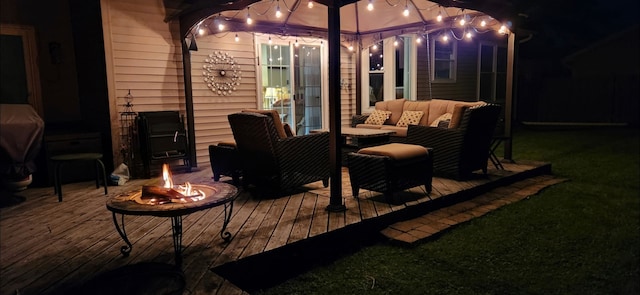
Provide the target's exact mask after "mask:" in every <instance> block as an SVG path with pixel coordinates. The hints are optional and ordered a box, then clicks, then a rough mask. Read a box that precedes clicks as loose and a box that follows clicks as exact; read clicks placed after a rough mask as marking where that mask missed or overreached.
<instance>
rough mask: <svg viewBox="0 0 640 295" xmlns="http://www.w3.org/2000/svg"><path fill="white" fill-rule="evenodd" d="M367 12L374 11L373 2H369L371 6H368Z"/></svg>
mask: <svg viewBox="0 0 640 295" xmlns="http://www.w3.org/2000/svg"><path fill="white" fill-rule="evenodd" d="M367 10H369V11H372V10H373V0H369V4H367Z"/></svg>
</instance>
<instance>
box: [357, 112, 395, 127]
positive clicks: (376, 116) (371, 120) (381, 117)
mask: <svg viewBox="0 0 640 295" xmlns="http://www.w3.org/2000/svg"><path fill="white" fill-rule="evenodd" d="M389 116H391V111H384V110H374V111H373V113H371V115H369V117H367V119H366V120H365V121H364V123H365V124H371V125H382V124H384V122H385V121H387V120H388V119H389Z"/></svg>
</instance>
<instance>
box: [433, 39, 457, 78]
mask: <svg viewBox="0 0 640 295" xmlns="http://www.w3.org/2000/svg"><path fill="white" fill-rule="evenodd" d="M457 45H458V44H457V43H456V41H455V40H451V38H449V40H446V41H445V40H442V38H438V39H433V40H431V81H433V82H455V81H456V64H457V47H458V46H457Z"/></svg>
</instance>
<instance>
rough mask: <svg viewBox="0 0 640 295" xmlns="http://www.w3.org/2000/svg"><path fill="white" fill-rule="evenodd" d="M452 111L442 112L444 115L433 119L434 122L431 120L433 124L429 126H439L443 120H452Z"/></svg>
mask: <svg viewBox="0 0 640 295" xmlns="http://www.w3.org/2000/svg"><path fill="white" fill-rule="evenodd" d="M451 116H452V114H451V113H444V114H442V116H440V117H438V118H436V119H435V120H433V122H431V124H429V126H431V127H438V125H439V124H440V122H442V121H451Z"/></svg>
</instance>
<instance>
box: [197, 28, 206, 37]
mask: <svg viewBox="0 0 640 295" xmlns="http://www.w3.org/2000/svg"><path fill="white" fill-rule="evenodd" d="M205 33H206V31H205V30H204V29H202V28H200V29H198V34H200V36H202V35H204V34H205Z"/></svg>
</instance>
